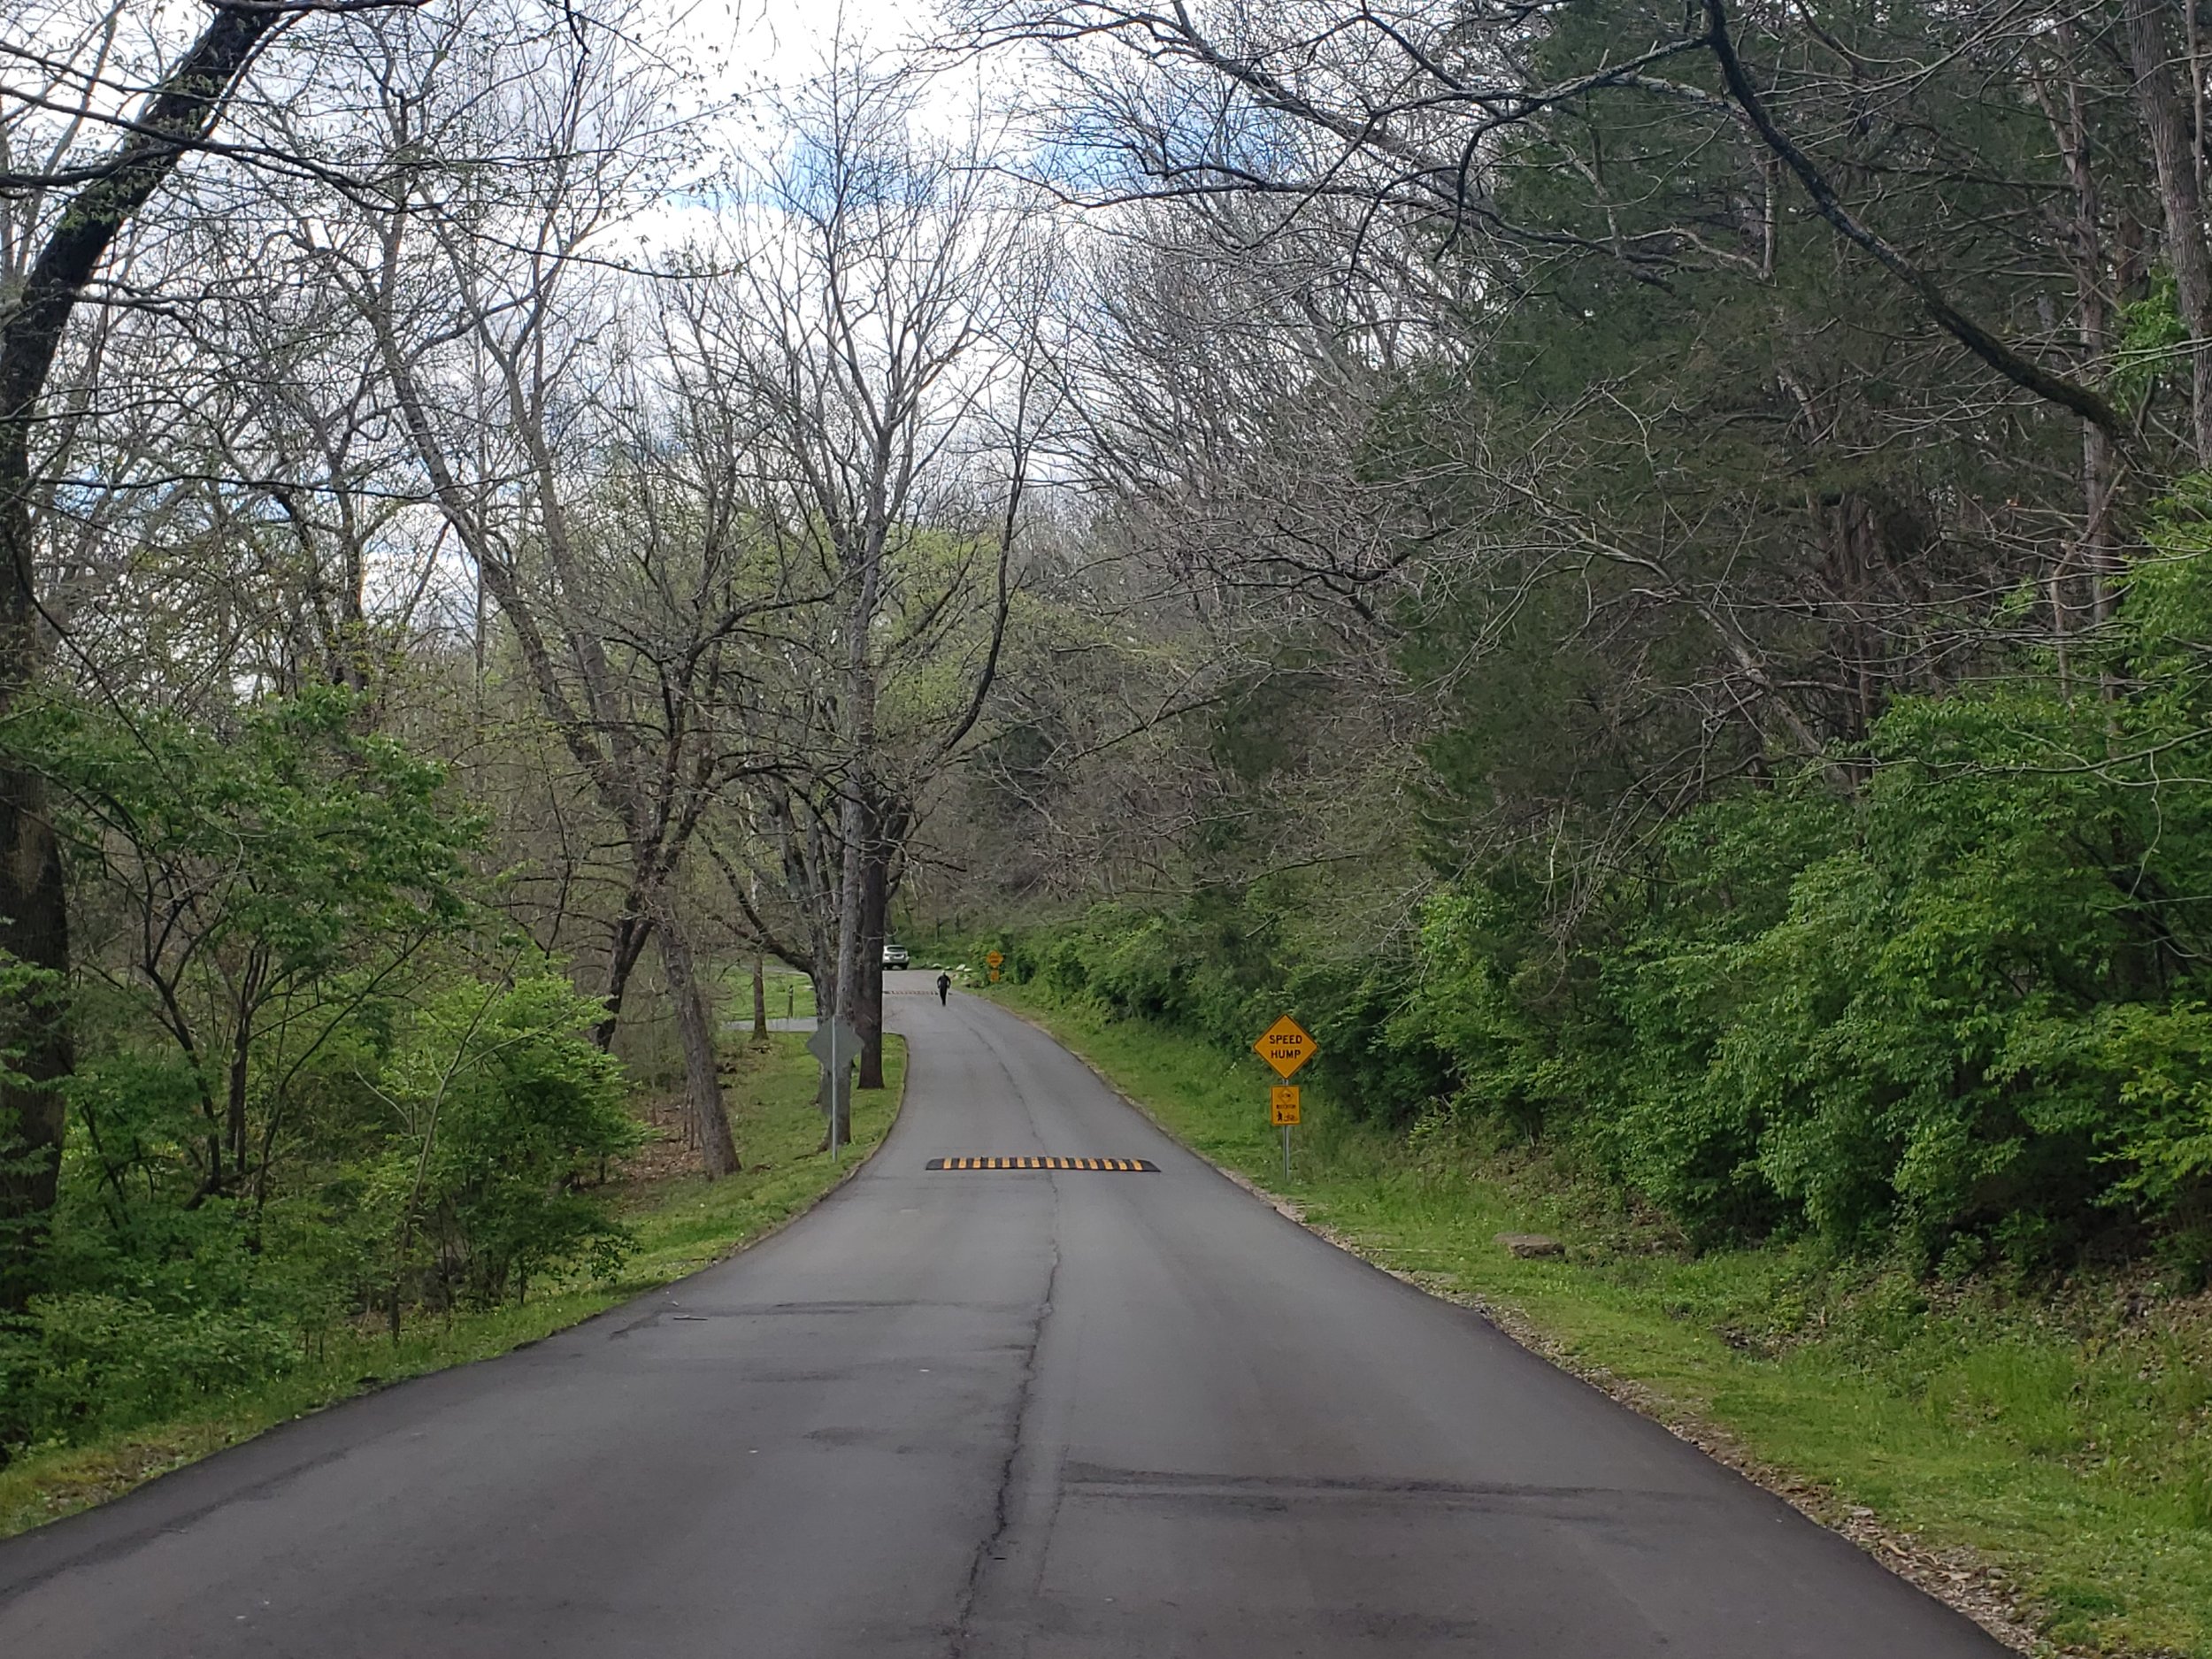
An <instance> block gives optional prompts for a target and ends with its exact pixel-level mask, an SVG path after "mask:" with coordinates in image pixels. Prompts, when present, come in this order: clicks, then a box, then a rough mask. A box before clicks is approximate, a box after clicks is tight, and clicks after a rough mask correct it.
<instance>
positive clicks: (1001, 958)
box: [983, 950, 1006, 968]
mask: <svg viewBox="0 0 2212 1659" xmlns="http://www.w3.org/2000/svg"><path fill="white" fill-rule="evenodd" d="M983 961H984V964H985V965H986V966H988V967H993V968H996V967H1001V966H1003V965H1004V964H1005V962H1006V955H1005V953H1004V952H1003V951H998V950H987V951H985V952H984V953H983Z"/></svg>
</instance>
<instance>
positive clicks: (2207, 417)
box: [2127, 0, 2212, 467]
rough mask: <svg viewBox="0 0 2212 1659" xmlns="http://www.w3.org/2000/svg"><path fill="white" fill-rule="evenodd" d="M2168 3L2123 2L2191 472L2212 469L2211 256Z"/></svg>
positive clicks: (2152, 0)
mask: <svg viewBox="0 0 2212 1659" xmlns="http://www.w3.org/2000/svg"><path fill="white" fill-rule="evenodd" d="M2172 10H2173V8H2172V5H2171V4H2170V0H2127V24H2128V56H2129V57H2130V58H2131V59H2132V60H2133V62H2132V67H2133V69H2134V71H2135V100H2136V105H2137V107H2138V109H2139V111H2141V113H2142V117H2143V125H2144V126H2145V127H2146V128H2147V129H2148V131H2149V134H2150V141H2151V158H2152V159H2153V160H2154V162H2155V163H2156V164H2157V166H2158V196H2159V202H2160V204H2161V206H2162V208H2163V209H2164V215H2165V220H2166V257H2167V262H2168V263H2169V264H2170V265H2172V266H2173V272H2174V297H2175V301H2176V304H2177V310H2178V311H2180V313H2181V322H2182V326H2183V327H2184V328H2185V329H2186V330H2187V331H2188V334H2189V412H2190V414H2191V416H2192V417H2193V421H2192V428H2191V429H2192V432H2193V436H2194V439H2195V444H2196V464H2197V465H2199V466H2200V467H2203V466H2212V255H2208V250H2207V247H2206V242H2205V234H2204V210H2203V204H2202V202H2201V201H2200V198H2199V193H2198V190H2197V165H2196V156H2195V151H2196V144H2195V142H2193V138H2192V135H2191V134H2190V131H2189V126H2190V123H2189V120H2188V118H2187V116H2186V114H2185V112H2184V109H2183V105H2182V102H2181V99H2180V98H2179V96H2177V93H2176V91H2175V88H2174V80H2173V58H2174V45H2173V42H2172V39H2171V37H2170V35H2169V33H2168V30H2167V27H2166V19H2167V17H2168V15H2169V13H2170V12H2171V11H2172Z"/></svg>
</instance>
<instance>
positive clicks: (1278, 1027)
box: [1252, 1014, 1320, 1078]
mask: <svg viewBox="0 0 2212 1659" xmlns="http://www.w3.org/2000/svg"><path fill="white" fill-rule="evenodd" d="M1252 1046H1253V1048H1256V1049H1257V1050H1258V1051H1259V1056H1260V1058H1261V1059H1263V1060H1264V1061H1266V1062H1267V1063H1268V1064H1270V1065H1271V1066H1273V1067H1274V1068H1275V1075H1276V1076H1278V1077H1284V1078H1286V1077H1288V1076H1289V1075H1290V1074H1291V1073H1292V1072H1293V1071H1296V1070H1297V1069H1298V1068H1299V1067H1300V1066H1302V1065H1303V1064H1305V1063H1306V1062H1307V1061H1309V1060H1310V1059H1312V1058H1313V1056H1315V1055H1317V1054H1318V1053H1319V1052H1320V1050H1319V1049H1318V1048H1315V1047H1314V1042H1313V1039H1312V1038H1311V1037H1310V1036H1308V1035H1307V1034H1306V1028H1305V1027H1304V1026H1303V1025H1300V1024H1299V1023H1298V1022H1297V1021H1296V1020H1294V1019H1293V1018H1291V1017H1290V1016H1289V1015H1287V1014H1286V1015H1284V1016H1283V1017H1282V1018H1280V1019H1279V1020H1277V1021H1276V1022H1275V1023H1274V1024H1273V1025H1270V1026H1269V1027H1268V1028H1267V1032H1266V1034H1265V1035H1263V1037H1261V1039H1260V1040H1259V1041H1257V1042H1256V1043H1254V1044H1253V1045H1252Z"/></svg>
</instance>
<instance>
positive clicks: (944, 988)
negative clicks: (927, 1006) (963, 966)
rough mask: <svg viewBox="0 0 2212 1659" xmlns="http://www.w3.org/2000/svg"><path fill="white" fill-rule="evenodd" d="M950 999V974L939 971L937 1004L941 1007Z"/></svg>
mask: <svg viewBox="0 0 2212 1659" xmlns="http://www.w3.org/2000/svg"><path fill="white" fill-rule="evenodd" d="M951 1000H952V975H950V974H949V973H941V974H939V975H938V976H937V1006H938V1007H940V1008H942V1007H944V1006H945V1005H946V1004H947V1003H948V1002H950V1001H951Z"/></svg>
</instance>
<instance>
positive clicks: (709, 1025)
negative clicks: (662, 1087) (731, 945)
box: [654, 917, 741, 1180]
mask: <svg viewBox="0 0 2212 1659" xmlns="http://www.w3.org/2000/svg"><path fill="white" fill-rule="evenodd" d="M654 932H655V933H657V934H658V935H659V937H660V942H661V972H663V973H664V974H666V975H667V976H668V995H669V999H670V1000H671V1001H672V1002H674V1003H675V1005H676V1030H677V1032H678V1033H679V1034H680V1036H681V1037H682V1039H683V1045H684V1084H685V1089H686V1093H687V1095H688V1096H689V1098H690V1102H691V1119H692V1123H693V1125H694V1126H695V1127H696V1129H697V1130H698V1132H699V1156H700V1159H701V1161H702V1162H703V1164H705V1165H706V1171H707V1179H709V1180H719V1179H721V1178H722V1177H723V1176H725V1175H733V1174H735V1173H736V1172H737V1171H738V1169H739V1168H740V1167H741V1166H740V1164H738V1161H737V1145H736V1142H735V1141H733V1140H732V1139H731V1137H730V1116H729V1113H728V1111H727V1110H725V1109H724V1107H723V1104H722V1079H721V1078H720V1077H719V1076H718V1074H717V1068H716V1060H717V1058H718V1056H717V1055H716V1053H715V1047H714V1013H713V1010H711V1009H710V1008H709V1007H708V1006H707V997H706V989H705V987H703V986H702V985H701V984H700V983H699V976H698V973H697V972H696V971H695V964H694V963H693V961H692V956H691V938H690V935H689V934H688V933H686V932H685V931H684V927H683V925H682V924H681V923H680V922H678V921H676V920H674V919H673V918H669V917H663V918H660V920H659V922H658V925H657V926H656V927H655V928H654Z"/></svg>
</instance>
